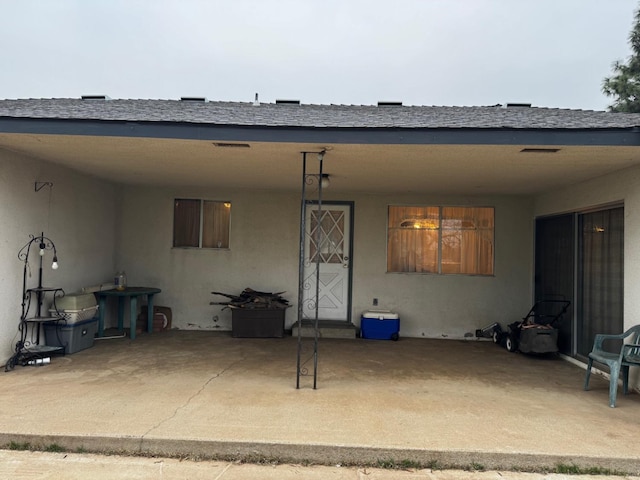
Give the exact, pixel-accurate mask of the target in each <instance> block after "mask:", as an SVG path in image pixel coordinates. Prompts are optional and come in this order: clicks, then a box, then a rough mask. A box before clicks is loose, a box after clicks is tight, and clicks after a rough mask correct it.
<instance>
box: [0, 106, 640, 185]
mask: <svg viewBox="0 0 640 480" xmlns="http://www.w3.org/2000/svg"><path fill="white" fill-rule="evenodd" d="M54 101H55V100H54ZM3 102H11V101H0V104H2V103H3ZM76 102H80V101H76ZM132 102H135V101H132ZM165 103H166V102H165ZM175 103H178V104H179V102H174V104H175ZM74 105H75V104H74ZM82 105H84V104H82ZM105 105H110V102H107V103H105ZM111 105H117V103H116V102H115V101H114V102H113V103H111ZM163 105H165V104H163ZM3 106H4V105H0V107H3ZM170 106H171V105H170ZM223 106H224V107H226V106H227V105H226V104H223ZM325 107H326V109H329V110H327V111H325V110H326V109H325V110H322V109H323V108H325ZM30 108H31V107H30ZM74 108H75V106H74ZM105 108H106V107H105ZM172 108H173V107H172ZM179 108H183V109H184V108H187V107H179ZM189 108H195V107H191V106H189ZM199 108H214V107H213V106H212V107H203V106H199ZM219 108H222V107H219ZM242 108H247V107H242ZM250 108H251V107H248V109H250ZM257 108H262V106H261V107H257ZM269 108H272V109H274V107H273V106H270V107H268V106H265V109H264V110H261V113H262V112H269ZM282 108H283V107H275V109H276V110H274V111H276V115H277V114H278V113H279V112H280V111H286V110H281V109H282ZM287 108H289V107H287ZM292 108H297V109H301V108H302V107H301V106H297V107H292ZM315 108H316V110H315V111H314V110H312V111H311V113H310V114H309V118H311V119H312V120H314V121H315V120H317V119H318V118H321V120H323V121H324V117H320V115H319V114H318V113H317V112H318V111H320V113H321V114H322V115H325V114H326V115H327V118H332V117H329V115H328V114H329V113H333V114H336V115H338V116H339V115H340V114H342V115H347V114H346V113H344V111H343V110H344V109H345V108H347V109H348V108H349V107H344V108H343V107H332V106H322V107H317V106H316V107H315ZM341 108H342V110H341ZM354 108H355V110H350V111H349V112H348V113H349V114H351V113H352V112H353V111H355V112H356V113H358V116H357V117H354V118H358V119H359V118H360V117H362V115H363V113H362V112H365V113H367V112H368V110H362V108H364V107H354ZM358 108H360V110H358ZM372 108H373V110H371V109H370V111H372V112H373V113H374V114H377V112H379V111H382V110H377V109H376V107H372ZM429 108H432V110H429ZM438 108H448V107H407V108H406V110H401V111H400V112H408V115H409V114H410V115H413V117H411V118H409V117H407V118H408V119H409V120H411V121H414V120H415V118H417V120H415V121H420V122H423V124H424V125H423V124H418V125H410V126H409V127H407V128H398V127H394V126H393V125H392V124H384V125H378V126H376V124H375V122H376V121H381V120H380V119H377V118H375V117H372V120H371V121H372V122H373V123H374V127H373V128H371V127H363V125H364V124H365V123H366V121H365V120H362V124H360V125H358V124H356V125H347V126H344V125H341V124H340V120H338V121H336V124H335V125H328V126H325V127H321V128H319V127H318V126H317V125H312V124H309V122H310V120H309V118H305V119H304V121H305V122H307V124H304V125H296V124H294V123H295V122H293V121H291V123H290V124H284V125H282V124H280V123H277V122H279V121H280V119H279V118H275V117H274V115H273V114H271V113H270V114H269V116H268V119H267V120H262V123H261V124H260V125H251V124H239V123H240V122H239V121H238V118H239V117H238V118H235V119H234V120H235V121H236V124H235V125H230V124H228V123H227V124H225V123H224V122H218V123H216V124H214V123H213V122H209V123H207V122H201V123H195V122H187V121H175V120H172V121H155V120H150V119H147V118H142V119H139V118H138V119H134V120H131V119H127V118H122V119H120V120H114V119H108V120H106V121H100V120H96V119H95V118H81V117H73V118H69V117H66V118H62V119H61V118H59V117H55V118H51V117H49V116H46V115H42V114H39V115H40V117H39V118H33V117H30V118H29V117H25V116H24V115H23V114H20V115H16V116H11V117H9V116H8V115H6V114H4V115H3V114H2V112H1V111H0V151H1V150H6V151H11V152H18V153H21V154H24V155H27V156H29V157H33V158H37V159H40V160H44V161H47V162H52V163H55V164H59V165H63V166H66V167H69V168H72V169H74V170H77V171H79V172H82V173H85V174H88V175H91V176H96V177H99V178H102V179H105V180H108V181H112V182H116V183H123V184H129V185H147V186H176V187H205V188H225V189H251V190H273V191H298V190H299V189H300V185H301V175H302V152H318V151H320V150H325V149H326V155H325V157H324V173H328V174H329V175H330V176H331V186H330V190H331V194H332V195H333V194H341V193H342V194H346V193H352V192H361V193H391V192H399V193H413V192H415V193H418V192H420V193H437V194H449V193H451V194H466V195H480V194H507V195H511V194H517V195H532V194H536V193H540V192H544V191H550V190H554V189H558V188H562V187H563V186H566V185H570V184H574V183H578V182H582V181H585V180H588V179H592V178H597V177H600V176H602V175H605V174H608V173H611V172H614V171H618V170H622V169H626V168H629V167H632V166H634V165H638V164H640V133H639V132H638V131H637V129H636V128H635V127H633V126H632V125H635V124H638V123H640V122H637V123H633V122H635V121H636V120H637V119H635V118H633V119H631V117H623V119H624V121H625V122H626V123H624V124H622V125H620V124H615V125H611V126H609V125H606V124H605V125H604V127H605V128H599V125H600V123H602V122H603V120H602V119H601V118H606V120H607V121H609V120H610V119H611V118H614V119H615V120H616V121H617V120H619V118H620V117H609V116H607V115H612V114H606V113H604V112H595V113H594V112H591V115H590V116H589V117H585V119H584V120H581V121H582V122H585V125H586V127H585V126H581V125H580V124H579V125H577V126H571V127H569V128H562V127H559V126H558V125H562V122H563V121H565V120H564V119H559V120H554V121H555V122H556V124H553V125H552V126H551V127H549V126H548V125H543V126H535V125H534V128H515V127H509V128H496V127H495V126H493V125H492V124H490V123H489V124H488V127H487V126H485V125H480V126H476V125H474V124H471V123H470V122H471V120H468V122H469V124H468V125H462V127H464V128H456V126H455V125H450V124H446V125H445V126H444V127H443V128H438V127H437V125H436V126H435V127H434V126H433V125H430V124H429V123H428V122H427V121H426V120H424V119H423V118H420V117H417V116H416V112H418V113H420V112H421V110H419V109H425V110H424V111H425V112H431V113H432V112H433V110H437V109H438ZM456 108H457V107H456ZM474 108H476V107H469V109H468V110H469V111H470V112H471V113H473V114H474V115H475V116H474V117H471V115H469V118H474V119H475V118H478V114H477V112H480V113H482V114H484V112H487V111H488V112H489V115H494V117H495V115H496V114H499V115H502V116H503V117H504V116H505V115H506V114H508V115H512V116H513V115H514V114H512V113H511V111H509V109H500V110H497V109H493V110H491V109H490V107H478V108H477V109H476V110H473V109H474ZM0 109H1V108H0ZM238 109H239V110H241V108H238ZM332 109H333V110H332ZM253 111H255V110H253ZM297 111H302V112H304V109H302V110H297ZM297 111H296V110H293V112H294V113H296V112H297ZM386 111H389V112H394V111H392V110H384V111H382V112H383V113H381V114H380V115H383V114H384V115H386V113H384V112H386ZM460 111H463V112H464V111H465V110H464V108H463V109H460V108H458V110H456V109H455V108H453V107H451V108H450V109H449V110H444V112H445V113H447V114H448V115H449V114H450V118H447V119H445V120H446V121H447V122H451V119H452V118H457V117H454V116H453V115H454V114H457V115H459V112H460ZM521 111H524V110H521ZM494 112H496V113H495V114H494ZM504 112H506V113H504ZM529 112H531V113H529ZM560 112H562V111H560ZM145 113H146V112H145ZM154 113H155V112H154ZM570 113H571V112H570ZM575 113H581V111H575ZM583 113H589V112H583ZM74 114H75V112H72V113H71V114H69V115H74ZM225 114H226V113H225ZM12 115H13V114H12ZM47 115H48V114H47ZM313 115H316V116H315V117H313ZM420 115H423V114H422V113H420ZM517 115H519V117H518V118H516V120H513V121H516V122H522V120H521V119H522V118H525V117H523V115H522V114H521V113H520V112H517ZM525 115H530V116H533V115H537V116H538V117H540V118H543V119H544V120H545V121H547V120H546V119H548V118H552V116H555V117H557V116H558V113H556V111H553V110H546V109H539V110H537V109H528V110H527V111H525ZM541 115H545V116H541ZM598 115H599V116H598ZM414 117H415V118H414ZM494 117H487V118H491V119H492V118H494ZM274 118H275V120H274ZM286 118H287V119H290V118H293V119H294V120H295V121H298V120H297V119H295V118H294V117H291V116H288V117H286ZM380 118H382V119H383V120H385V121H387V122H388V119H389V117H388V116H387V117H380ZM432 118H433V116H432V117H429V119H428V121H432ZM568 118H571V117H568ZM592 118H596V120H595V122H596V123H595V125H592V124H591V123H588V122H593V120H592ZM627 118H628V119H629V120H627ZM240 120H241V121H244V119H243V118H240ZM437 120H438V121H443V120H442V119H441V118H440V119H437ZM507 120H509V119H507ZM534 120H535V121H536V122H538V121H540V119H539V118H535V119H534ZM632 120H633V122H632ZM349 121H350V122H352V121H353V120H352V119H351V118H350V119H349ZM474 121H475V120H474ZM499 121H500V122H503V123H504V122H505V121H506V120H505V119H504V118H500V119H499ZM510 121H511V120H510ZM526 121H532V120H531V119H528V120H526ZM526 121H525V122H524V123H523V125H522V126H526ZM598 122H600V123H598ZM515 125H516V127H517V126H519V125H520V124H518V123H516V124H515ZM221 144H224V145H221ZM228 144H233V145H236V146H228ZM225 145H226V146H225ZM238 145H240V146H238ZM525 149H529V150H530V151H523V150H525ZM545 149H547V151H544V150H545ZM531 150H532V151H531ZM541 150H542V151H541ZM317 167H318V162H317V160H316V155H308V172H310V173H314V172H317V170H316V169H317Z"/></svg>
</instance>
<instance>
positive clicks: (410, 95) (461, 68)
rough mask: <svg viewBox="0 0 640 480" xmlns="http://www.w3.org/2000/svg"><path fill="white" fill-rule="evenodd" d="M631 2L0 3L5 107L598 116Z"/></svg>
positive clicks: (624, 53)
mask: <svg viewBox="0 0 640 480" xmlns="http://www.w3.org/2000/svg"><path fill="white" fill-rule="evenodd" d="M638 6H639V0H0V18H1V19H2V28H0V65H1V67H0V98H5V99H6V98H79V97H80V96H81V95H92V94H101V95H108V96H109V97H111V98H152V99H179V98H180V97H183V96H198V97H206V98H208V99H209V100H212V101H213V100H221V101H246V102H250V101H253V99H254V96H255V94H256V93H258V94H259V99H260V101H261V102H267V103H272V102H274V101H275V100H277V99H289V100H300V101H301V102H302V103H303V104H354V105H375V104H376V103H377V102H378V101H401V102H403V104H404V105H447V106H471V105H476V106H477V105H495V104H504V103H508V102H509V103H531V104H532V105H533V106H538V107H551V108H572V109H584V110H605V109H606V108H607V106H608V105H610V104H611V103H612V101H613V99H612V98H609V97H606V96H605V95H604V94H603V93H602V81H603V79H604V78H605V77H607V76H609V75H611V73H612V64H613V62H614V61H616V60H622V61H626V59H627V58H628V57H629V55H630V53H631V51H630V47H629V43H628V38H629V33H630V31H631V29H632V27H633V23H634V14H635V11H636V9H637V8H638Z"/></svg>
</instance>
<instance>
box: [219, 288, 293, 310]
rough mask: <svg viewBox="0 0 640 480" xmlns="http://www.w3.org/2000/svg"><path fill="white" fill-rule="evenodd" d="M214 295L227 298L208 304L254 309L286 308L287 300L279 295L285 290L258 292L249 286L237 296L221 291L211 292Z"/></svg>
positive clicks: (287, 305)
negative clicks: (224, 300) (223, 300)
mask: <svg viewBox="0 0 640 480" xmlns="http://www.w3.org/2000/svg"><path fill="white" fill-rule="evenodd" d="M211 293H212V294H214V295H222V296H223V297H227V298H228V299H229V300H228V301H226V302H211V303H210V304H209V305H226V306H227V307H228V308H254V309H258V308H261V309H272V310H276V309H284V308H288V307H290V306H291V305H289V301H288V300H286V299H285V298H283V297H282V296H281V295H282V294H283V293H285V292H278V293H270V292H258V291H257V290H253V289H251V288H245V289H244V290H243V291H242V293H241V294H240V295H239V296H236V295H230V294H228V293H223V292H211Z"/></svg>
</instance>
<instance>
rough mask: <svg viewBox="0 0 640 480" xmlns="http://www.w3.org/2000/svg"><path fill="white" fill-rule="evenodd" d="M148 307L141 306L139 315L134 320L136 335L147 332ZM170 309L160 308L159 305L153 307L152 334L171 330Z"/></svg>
mask: <svg viewBox="0 0 640 480" xmlns="http://www.w3.org/2000/svg"><path fill="white" fill-rule="evenodd" d="M148 311H149V307H148V306H147V305H143V306H142V307H141V308H140V314H139V315H138V317H137V318H136V333H143V332H146V331H147V312H148ZM171 317H172V314H171V309H170V308H169V307H162V306H159V305H154V306H153V331H154V332H166V331H167V330H171Z"/></svg>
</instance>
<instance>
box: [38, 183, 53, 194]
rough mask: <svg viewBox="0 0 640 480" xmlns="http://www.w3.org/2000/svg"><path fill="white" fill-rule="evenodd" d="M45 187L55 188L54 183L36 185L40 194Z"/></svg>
mask: <svg viewBox="0 0 640 480" xmlns="http://www.w3.org/2000/svg"><path fill="white" fill-rule="evenodd" d="M44 187H49V188H53V182H36V183H35V189H36V192H39V191H40V190H42V189H43V188H44Z"/></svg>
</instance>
